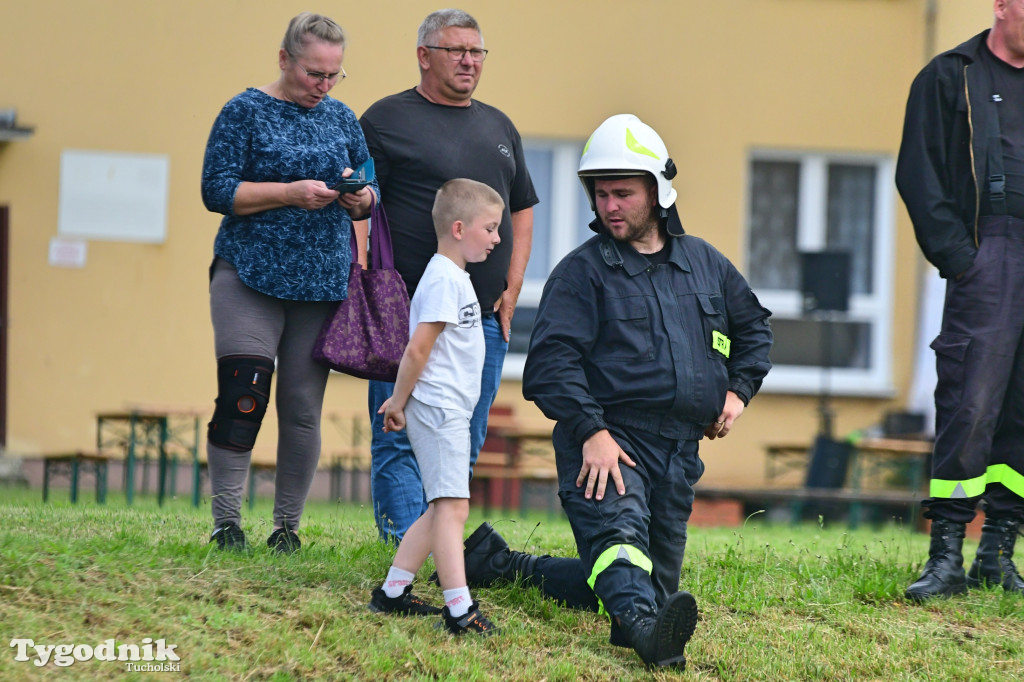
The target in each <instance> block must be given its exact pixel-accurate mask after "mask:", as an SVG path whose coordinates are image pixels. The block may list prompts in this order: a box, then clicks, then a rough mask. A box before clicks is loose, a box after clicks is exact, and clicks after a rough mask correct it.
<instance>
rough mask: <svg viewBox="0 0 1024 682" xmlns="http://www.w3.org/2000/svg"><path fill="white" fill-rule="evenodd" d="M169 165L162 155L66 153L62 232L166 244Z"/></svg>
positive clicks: (62, 177)
mask: <svg viewBox="0 0 1024 682" xmlns="http://www.w3.org/2000/svg"><path fill="white" fill-rule="evenodd" d="M169 167H170V161H169V158H168V157H167V156H165V155H162V154H127V153H113V152H96V151H81V150H73V149H67V150H64V152H63V153H61V159H60V212H59V215H58V221H57V232H58V234H60V235H61V236H62V237H82V238H88V239H104V240H109V241H123V242H145V243H149V244H162V243H163V242H164V241H165V240H166V238H167V185H168V177H169Z"/></svg>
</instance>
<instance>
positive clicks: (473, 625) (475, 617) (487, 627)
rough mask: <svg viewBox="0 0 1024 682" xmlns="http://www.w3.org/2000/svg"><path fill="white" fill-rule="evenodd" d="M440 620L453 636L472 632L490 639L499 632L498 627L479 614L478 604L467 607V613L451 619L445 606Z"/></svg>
mask: <svg viewBox="0 0 1024 682" xmlns="http://www.w3.org/2000/svg"><path fill="white" fill-rule="evenodd" d="M441 618H442V622H443V623H444V629H445V630H447V631H448V632H450V633H452V634H453V635H464V634H466V633H467V632H472V633H474V634H477V635H482V636H484V637H490V636H491V635H493V634H495V633H496V632H499V630H498V627H497V626H496V625H495V624H494V623H492V622H491V621H489V620H488V619H487V616H485V615H484V614H482V613H480V604H478V603H477V602H473V603H472V604H470V605H469V613H467V614H466V615H464V616H459V617H458V618H455V617H453V616H452V615H451V614H450V613H449V612H448V607H447V606H446V607H444V608H443V609H442V610H441Z"/></svg>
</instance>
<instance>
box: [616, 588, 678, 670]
mask: <svg viewBox="0 0 1024 682" xmlns="http://www.w3.org/2000/svg"><path fill="white" fill-rule="evenodd" d="M616 617H617V618H618V619H619V625H620V627H621V629H622V633H623V634H624V635H625V637H626V639H627V640H628V641H629V643H630V645H631V646H632V647H633V650H634V651H636V653H637V654H638V655H639V656H640V658H641V659H643V662H644V663H646V664H647V665H648V666H650V667H666V666H673V667H678V668H680V669H682V668H685V667H686V655H685V654H684V652H683V650H684V649H685V648H686V643H687V642H689V641H690V638H691V637H693V632H694V630H696V629H697V600H696V599H694V598H693V595H692V594H690V593H689V592H676V593H675V594H673V595H670V596H669V598H668V600H667V601H666V602H665V605H664V606H663V607H662V608H661V609H660V610H659V611H658V612H657V613H654V612H632V613H627V614H625V615H620V616H616Z"/></svg>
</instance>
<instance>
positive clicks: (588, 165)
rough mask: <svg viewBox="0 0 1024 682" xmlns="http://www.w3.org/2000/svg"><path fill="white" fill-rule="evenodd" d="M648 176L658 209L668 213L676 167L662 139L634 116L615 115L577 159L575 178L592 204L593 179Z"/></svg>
mask: <svg viewBox="0 0 1024 682" xmlns="http://www.w3.org/2000/svg"><path fill="white" fill-rule="evenodd" d="M645 173H649V174H651V175H652V176H654V179H655V181H656V182H657V183H658V205H659V206H661V207H662V208H664V209H668V208H669V207H670V206H672V205H673V204H675V202H676V191H675V190H674V189H672V178H674V177H675V176H676V165H675V163H673V161H672V159H670V158H669V156H668V149H667V148H666V147H665V143H664V142H662V140H661V136H660V135H658V133H656V132H654V128H652V127H650V126H649V125H647V124H646V123H644V122H643V121H641V120H640V119H639V118H637V117H636V116H634V115H633V114H616V115H615V116H611V117H610V118H607V119H605V121H604V123H602V124H601V125H599V126H598V127H597V130H595V131H594V132H593V134H592V135H591V136H590V139H589V140H587V144H586V146H584V147H583V156H581V157H580V168H579V171H578V172H577V174H578V175H579V178H580V182H582V183H583V188H584V190H586V192H587V197H588V198H589V199H590V208H591V209H593V210H595V211H596V210H597V207H596V206H595V204H594V180H593V178H595V177H619V176H630V175H644V174H645Z"/></svg>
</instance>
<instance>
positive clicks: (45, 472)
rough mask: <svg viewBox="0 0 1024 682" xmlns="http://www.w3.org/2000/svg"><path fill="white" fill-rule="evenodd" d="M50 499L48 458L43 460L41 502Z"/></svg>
mask: <svg viewBox="0 0 1024 682" xmlns="http://www.w3.org/2000/svg"><path fill="white" fill-rule="evenodd" d="M49 499H50V460H48V459H44V460H43V502H48V501H49Z"/></svg>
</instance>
